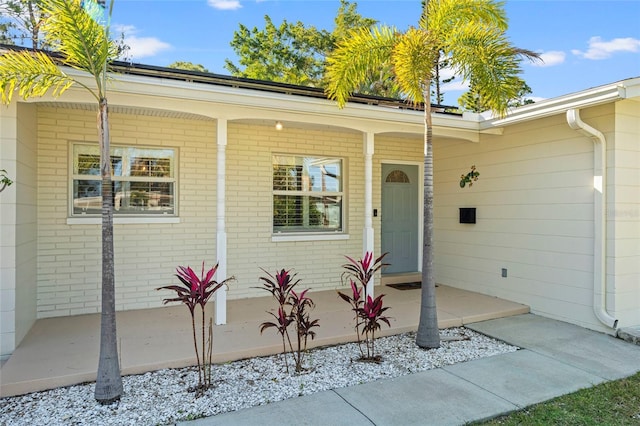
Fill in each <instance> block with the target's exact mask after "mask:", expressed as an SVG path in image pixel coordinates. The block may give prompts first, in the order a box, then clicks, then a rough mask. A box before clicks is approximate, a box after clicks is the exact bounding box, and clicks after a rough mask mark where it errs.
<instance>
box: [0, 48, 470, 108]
mask: <svg viewBox="0 0 640 426" xmlns="http://www.w3.org/2000/svg"><path fill="white" fill-rule="evenodd" d="M2 50H33V49H28V48H25V47H21V46H11V45H4V44H0V51H2ZM45 53H47V54H48V55H49V56H51V57H52V58H53V59H54V60H58V61H59V62H60V63H62V62H63V61H62V56H61V55H60V54H59V53H56V52H48V51H47V52H45ZM110 67H111V69H112V70H113V71H115V72H118V73H121V74H128V75H139V76H144V77H155V78H164V79H169V80H177V81H187V82H196V83H202V84H212V85H216V86H226V87H237V88H242V89H252V90H262V91H265V92H272V93H284V94H287V95H297V96H306V97H311V98H320V99H327V95H326V94H325V93H324V89H322V88H320V87H309V86H298V85H295V84H288V83H280V82H275V81H266V80H255V79H250V78H241V77H233V76H228V75H222V74H214V73H209V72H200V71H191V70H183V69H177V68H168V67H160V66H155V65H145V64H137V63H131V62H124V61H114V62H112V63H111V64H110ZM349 102H353V103H359V104H367V105H376V106H382V107H388V108H397V109H407V110H414V111H424V104H422V103H412V102H409V101H405V100H402V99H394V98H385V97H382V96H373V95H361V94H353V95H352V96H351V97H350V98H349ZM432 110H433V112H438V113H445V114H455V115H459V114H458V113H456V112H453V111H455V110H457V108H456V107H452V106H446V105H434V104H432Z"/></svg>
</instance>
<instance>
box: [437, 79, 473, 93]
mask: <svg viewBox="0 0 640 426" xmlns="http://www.w3.org/2000/svg"><path fill="white" fill-rule="evenodd" d="M440 89H441V90H442V91H443V92H444V93H449V92H463V91H465V90H469V83H468V82H467V81H463V80H461V79H459V78H458V79H455V80H453V81H452V82H451V83H446V84H443V85H442V87H441V88H440Z"/></svg>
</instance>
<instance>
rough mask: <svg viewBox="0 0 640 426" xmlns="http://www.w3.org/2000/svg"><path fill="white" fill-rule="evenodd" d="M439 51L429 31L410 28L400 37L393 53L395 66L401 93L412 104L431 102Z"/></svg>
mask: <svg viewBox="0 0 640 426" xmlns="http://www.w3.org/2000/svg"><path fill="white" fill-rule="evenodd" d="M437 60H438V50H437V48H435V44H434V43H433V40H432V39H431V36H430V34H429V33H428V32H427V31H423V30H420V29H416V28H410V29H409V30H408V31H407V32H406V33H405V34H403V35H402V36H401V37H400V41H399V42H398V44H397V45H396V47H395V49H394V51H393V65H394V70H395V75H396V80H397V82H398V84H399V86H400V91H401V92H402V93H403V95H404V96H406V97H407V99H409V100H410V101H412V102H429V99H425V98H424V95H425V94H428V93H429V84H430V82H431V77H432V76H431V74H432V73H433V70H434V69H435V64H436V61H437Z"/></svg>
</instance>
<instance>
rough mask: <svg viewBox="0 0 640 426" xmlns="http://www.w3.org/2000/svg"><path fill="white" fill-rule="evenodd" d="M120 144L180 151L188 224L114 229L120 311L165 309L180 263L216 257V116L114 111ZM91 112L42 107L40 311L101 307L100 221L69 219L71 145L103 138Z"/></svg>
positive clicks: (115, 140) (183, 213) (196, 264)
mask: <svg viewBox="0 0 640 426" xmlns="http://www.w3.org/2000/svg"><path fill="white" fill-rule="evenodd" d="M110 122H111V138H112V144H126V145H145V146H160V147H172V148H176V149H177V150H178V158H179V162H178V173H179V175H178V185H179V188H178V191H179V192H178V195H179V211H180V223H175V224H172V223H162V224H150V223H148V224H120V225H115V226H114V239H115V271H116V309H118V310H124V309H139V308H150V307H158V306H161V305H162V298H163V297H167V296H168V295H169V293H161V292H158V291H156V290H155V288H157V287H159V286H163V285H167V284H172V283H174V282H175V278H174V276H173V274H174V273H175V268H176V266H178V265H191V266H192V267H193V268H194V269H195V270H197V271H199V269H200V265H201V263H202V261H203V260H205V261H206V263H207V266H212V265H213V264H214V263H215V261H216V254H215V253H216V236H215V213H216V208H215V199H216V198H215V196H216V194H215V188H216V182H215V176H216V175H215V166H212V165H215V164H216V140H215V134H216V133H215V123H214V122H213V121H198V120H178V119H173V118H167V117H149V116H133V115H122V114H113V113H112V114H110ZM95 123H96V116H95V113H93V112H90V111H82V110H75V109H55V108H45V107H41V108H40V109H39V120H38V138H39V139H38V143H39V151H38V169H39V184H38V316H39V317H41V318H42V317H52V316H65V315H75V314H83V313H94V312H98V311H99V309H100V288H101V281H100V276H101V273H100V271H101V245H100V238H101V237H100V225H97V224H72V225H68V224H67V216H68V188H69V148H70V143H71V142H83V141H84V142H95V143H97V130H96V124H95Z"/></svg>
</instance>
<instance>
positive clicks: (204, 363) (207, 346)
mask: <svg viewBox="0 0 640 426" xmlns="http://www.w3.org/2000/svg"><path fill="white" fill-rule="evenodd" d="M217 271H218V264H216V266H214V267H213V268H211V269H209V270H208V271H207V272H206V274H205V271H204V262H202V275H201V276H200V277H198V275H196V273H195V272H194V271H193V269H191V267H189V266H186V267H185V266H178V268H177V272H178V273H177V274H176V277H177V278H178V280H179V281H180V284H181V285H168V286H164V287H159V288H157V289H156V290H173V291H175V292H176V297H170V298H167V299H164V300H163V303H164V304H167V303H169V302H180V303H184V304H185V305H186V306H187V308H188V309H189V313H190V314H191V329H192V331H193V347H194V349H195V352H196V361H197V363H198V386H197V387H196V388H195V390H196V392H197V393H199V394H202V393H203V392H204V391H205V390H206V389H208V388H209V387H210V386H211V359H212V356H213V319H212V318H209V327H208V333H207V337H208V338H207V339H205V323H206V319H205V317H206V315H205V307H206V305H207V302H209V299H211V297H212V296H213V295H214V294H215V292H216V291H218V290H219V289H220V288H221V287H222V286H223V285H224V286H226V285H228V283H229V282H230V281H232V280H234V278H233V277H230V278H227V279H226V280H224V281H222V282H217V281H216V280H215V279H214V278H213V277H214V276H215V274H216V272H217ZM197 306H200V310H201V312H202V324H201V327H200V331H201V339H200V343H201V348H202V349H201V351H199V350H198V338H197V334H196V320H195V316H196V314H195V310H196V307H197ZM201 355H202V360H201V359H200V356H201Z"/></svg>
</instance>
